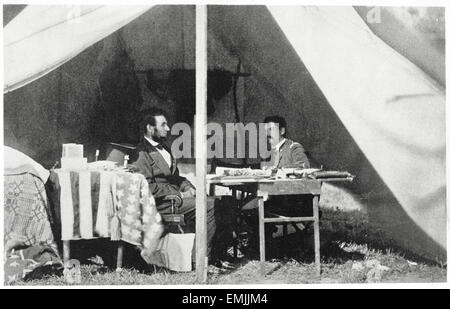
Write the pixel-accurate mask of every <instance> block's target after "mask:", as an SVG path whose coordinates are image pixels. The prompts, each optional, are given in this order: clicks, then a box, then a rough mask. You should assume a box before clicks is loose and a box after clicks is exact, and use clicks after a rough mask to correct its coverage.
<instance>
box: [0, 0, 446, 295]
mask: <svg viewBox="0 0 450 309" xmlns="http://www.w3.org/2000/svg"><path fill="white" fill-rule="evenodd" d="M1 4H2V5H3V4H58V5H63V4H66V5H70V4H79V5H81V4H85V5H87V4H90V5H93V4H109V5H138V4H145V5H149V4H161V5H167V4H185V5H192V4H209V5H243V4H251V5H329V6H338V5H345V6H347V5H352V6H391V7H392V6H422V7H430V6H439V7H445V8H446V27H445V31H446V42H449V26H448V24H449V23H450V20H449V17H450V15H449V14H450V13H449V9H450V4H449V2H448V1H443V0H428V1H424V0H395V1H392V0H391V1H388V0H378V1H373V0H358V1H355V0H353V1H348V0H334V1H331V0H315V1H311V0H296V1H293V0H279V1H275V0H266V1H248V0H247V1H239V0H220V1H219V0H190V1H180V0H179V1H168V0H159V1H149V0H146V1H144V0H127V1H124V0H108V1H106V0H102V1H100V0H89V1H86V0H69V1H68V0H59V1H44V0H25V1H20V0H18V1H14V0H9V1H8V0H7V1H3V0H2V1H1ZM0 17H2V20H3V9H1V13H0ZM0 41H1V42H2V43H3V32H1V34H0ZM2 45H3V44H2ZM449 55H450V52H449V48H448V47H447V48H446V68H447V71H446V80H447V81H448V80H450V79H449V78H450V74H449V72H448V59H450V57H449ZM0 67H1V72H4V69H3V49H1V50H0ZM0 84H3V73H2V74H0ZM446 103H448V100H446ZM0 106H1V111H0V114H1V118H0V122H1V124H2V126H1V131H0V133H1V137H0V141H1V143H2V144H3V96H1V99H0ZM446 106H448V104H446ZM448 119H450V111H449V108H447V109H446V123H447V122H448ZM449 133H450V129H449V126H448V125H447V126H446V138H447V139H446V141H447V144H448V141H449V135H450V134H449ZM446 158H447V162H449V159H450V154H449V152H448V151H447V155H446ZM0 159H1V160H0V168H1V169H2V170H3V152H0ZM448 180H449V173H448V170H447V183H448ZM0 195H1V196H2V198H3V196H4V195H3V177H1V180H0ZM448 197H450V189H449V188H448V187H447V206H448ZM447 209H448V207H447ZM3 214H4V212H3V203H2V206H0V219H1V220H0V251H1V252H2V256H3V245H4V244H3V219H2V218H4V216H3ZM449 219H450V216H449V213H448V211H447V252H448V248H449V245H450V239H449V231H450V227H449V222H450V220H449ZM448 261H449V256H448V254H447V265H448ZM449 274H450V272H449V270H448V268H447V283H379V284H371V283H364V284H325V283H324V284H276V285H274V284H267V285H266V284H249V285H211V284H208V285H124V286H109V285H101V286H58V288H61V289H92V288H100V289H148V288H153V289H167V288H171V289H191V290H197V289H204V288H207V289H230V288H233V289H242V290H246V289H298V288H303V289H325V288H326V289H329V288H332V289H367V288H370V289H385V288H389V289H399V288H401V289H416V288H426V289H434V288H450V284H449V282H448V280H449ZM0 282H1V283H0V287H2V288H5V289H35V288H44V289H47V288H54V287H53V286H3V284H4V274H3V260H2V262H1V265H0ZM187 292H188V291H187Z"/></svg>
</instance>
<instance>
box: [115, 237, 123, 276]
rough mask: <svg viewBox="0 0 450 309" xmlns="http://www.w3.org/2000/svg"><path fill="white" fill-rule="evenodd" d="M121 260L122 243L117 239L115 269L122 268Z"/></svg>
mask: <svg viewBox="0 0 450 309" xmlns="http://www.w3.org/2000/svg"><path fill="white" fill-rule="evenodd" d="M122 262H123V243H122V241H119V242H118V244H117V264H116V271H121V270H122Z"/></svg>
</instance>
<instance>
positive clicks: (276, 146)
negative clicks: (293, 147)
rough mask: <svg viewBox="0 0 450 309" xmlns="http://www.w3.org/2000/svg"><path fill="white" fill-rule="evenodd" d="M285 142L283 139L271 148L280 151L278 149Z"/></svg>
mask: <svg viewBox="0 0 450 309" xmlns="http://www.w3.org/2000/svg"><path fill="white" fill-rule="evenodd" d="M285 141H286V139H285V138H283V139H282V140H281V141H280V142H279V143H278V144H276V145H275V147H273V149H275V150H276V151H280V148H281V146H283V144H284V142H285Z"/></svg>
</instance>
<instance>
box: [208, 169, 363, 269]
mask: <svg viewBox="0 0 450 309" xmlns="http://www.w3.org/2000/svg"><path fill="white" fill-rule="evenodd" d="M353 178H354V176H353V175H350V174H349V176H348V177H344V178H321V179H310V178H301V179H290V178H286V179H273V178H262V177H243V176H239V177H233V176H216V175H208V176H207V183H208V184H210V185H220V186H225V187H229V188H230V189H232V191H233V196H234V197H236V194H235V191H236V190H239V191H243V192H248V193H253V194H254V195H255V196H256V197H257V198H259V200H258V210H259V211H258V217H259V240H260V241H259V251H260V262H261V263H260V264H261V268H260V271H261V274H262V275H264V274H265V269H264V262H265V259H266V248H265V232H264V228H265V223H287V222H305V221H309V222H311V221H312V222H313V225H314V255H315V264H316V272H317V275H320V231H319V198H320V194H321V188H322V183H323V182H344V181H345V182H351V181H353ZM304 194H307V195H312V201H313V216H312V217H278V218H266V217H265V216H264V201H266V200H267V199H268V197H269V196H271V195H304Z"/></svg>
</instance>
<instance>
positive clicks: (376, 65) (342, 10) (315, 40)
mask: <svg viewBox="0 0 450 309" xmlns="http://www.w3.org/2000/svg"><path fill="white" fill-rule="evenodd" d="M269 11H270V12H271V14H272V15H273V17H274V18H275V20H276V21H277V23H278V24H279V26H280V27H281V29H282V30H283V32H284V34H285V35H286V37H287V38H288V40H289V42H290V43H291V45H292V46H293V48H294V49H295V51H296V52H297V54H298V55H299V57H300V59H301V60H302V61H303V63H304V64H305V65H306V67H307V68H308V70H309V72H310V73H311V76H312V77H313V78H314V80H315V82H316V83H317V85H318V86H319V87H320V89H321V91H322V92H323V94H324V95H325V97H326V98H327V100H328V102H329V104H330V105H331V106H332V107H333V109H334V110H335V112H336V113H337V115H338V116H339V118H340V119H341V120H342V123H343V124H344V126H345V127H346V128H347V129H348V131H349V132H350V134H351V135H352V137H353V138H354V140H355V142H356V143H357V144H358V146H359V147H360V148H361V149H362V151H363V153H364V154H365V155H366V156H367V158H368V159H369V161H370V163H371V164H372V165H373V166H374V168H375V169H376V171H377V172H378V174H379V175H380V176H381V178H382V179H383V181H384V182H385V183H386V184H387V185H388V186H389V188H390V190H391V191H392V192H393V194H394V195H395V197H396V198H397V199H398V201H399V202H400V203H401V204H402V206H403V208H404V210H405V211H406V213H407V214H408V215H409V216H410V217H411V218H412V219H413V220H414V222H416V224H417V225H418V226H420V227H421V228H422V229H423V230H424V231H425V232H426V233H427V234H428V235H429V236H430V237H431V238H432V239H433V240H434V241H436V242H437V243H438V244H439V245H440V246H442V247H444V248H445V247H446V235H445V230H446V202H445V200H446V199H445V191H446V189H445V188H446V178H445V93H444V92H443V90H442V89H440V88H439V86H438V85H437V84H436V83H434V82H433V81H432V80H431V79H430V78H429V77H428V76H427V75H426V74H424V73H423V72H422V71H421V70H420V69H418V68H417V67H416V66H415V65H414V64H412V63H411V62H409V61H408V60H406V59H405V58H404V57H403V56H401V55H400V54H398V53H397V52H395V51H394V50H393V49H391V48H390V47H389V46H387V45H386V44H385V43H384V42H382V41H381V40H380V39H379V38H378V37H376V36H375V35H374V34H373V33H372V32H371V31H370V29H369V28H368V27H367V25H366V24H365V23H364V22H363V21H362V19H361V18H360V17H359V16H358V15H357V14H356V12H355V11H354V9H353V8H352V7H332V8H331V7H299V6H297V7H291V8H290V9H286V8H285V7H269Z"/></svg>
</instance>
